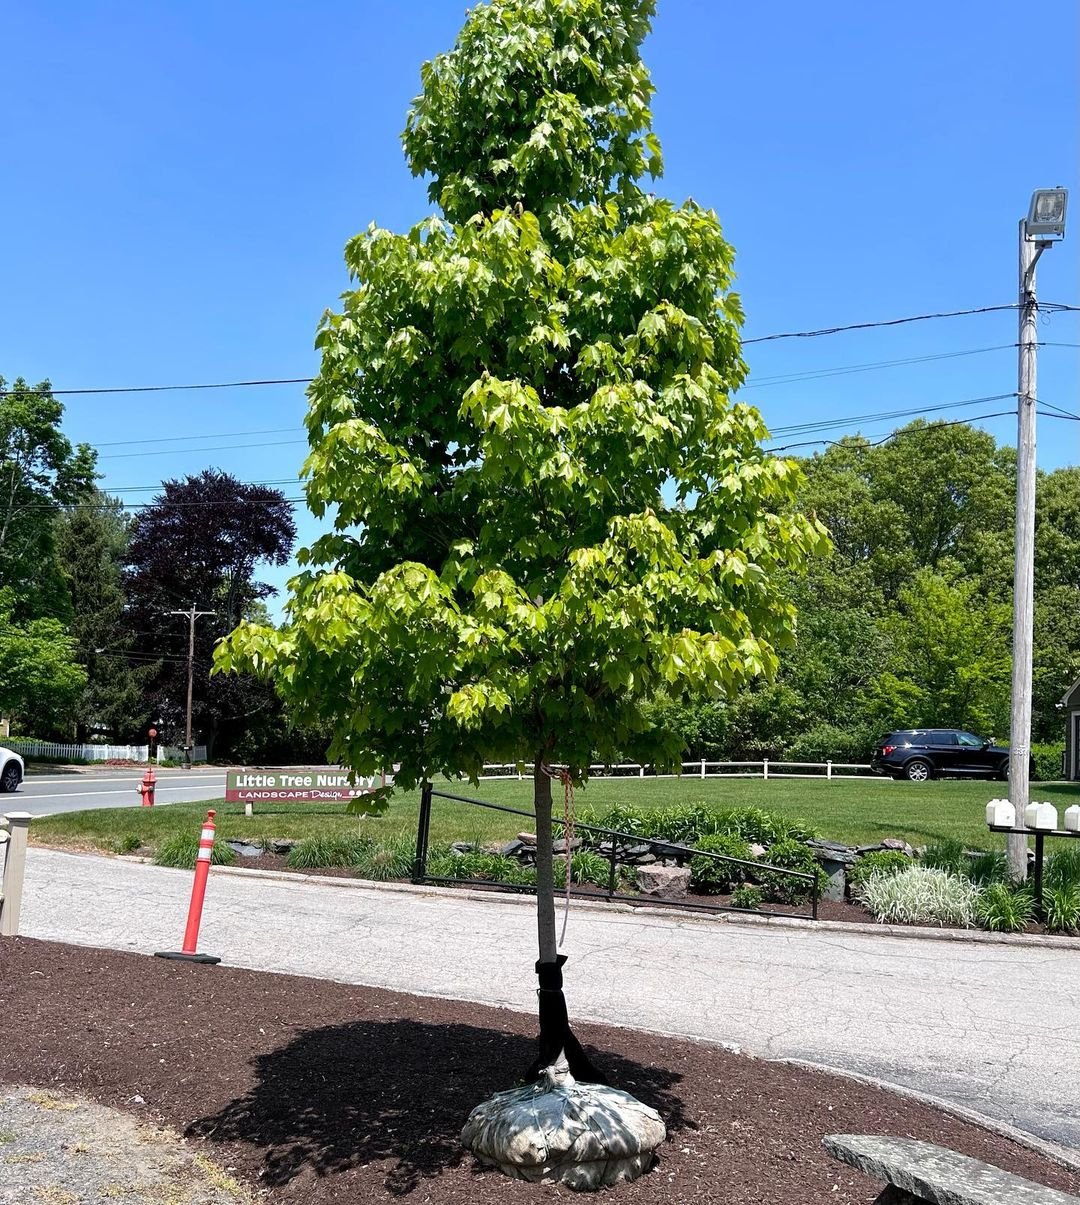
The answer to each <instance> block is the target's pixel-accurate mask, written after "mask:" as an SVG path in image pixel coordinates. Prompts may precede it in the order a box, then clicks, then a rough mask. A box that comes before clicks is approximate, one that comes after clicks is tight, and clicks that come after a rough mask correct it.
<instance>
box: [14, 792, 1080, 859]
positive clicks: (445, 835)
mask: <svg viewBox="0 0 1080 1205" xmlns="http://www.w3.org/2000/svg"><path fill="white" fill-rule="evenodd" d="M443 785H444V788H445V789H446V790H448V791H450V792H452V793H454V794H460V795H468V796H473V797H475V798H477V799H482V800H485V801H487V802H489V803H499V804H504V805H506V806H508V807H516V808H521V809H523V810H526V811H527V810H529V808H530V804H531V791H532V785H531V783H529V782H528V781H526V782H517V781H510V782H485V783H482V784H481V785H480V786H479V787H478V788H472V787H470V786H468V784H464V783H457V784H449V783H448V784H443ZM1005 793H1006V792H1005V784H1004V783H995V782H965V781H945V782H930V783H924V784H921V785H919V784H915V783H907V782H893V781H892V780H891V779H879V778H872V779H855V780H833V781H832V782H827V781H825V780H824V779H777V778H771V779H770V780H769V781H768V782H764V781H762V780H761V779H759V778H756V779H755V778H710V779H705V780H704V781H703V780H701V779H697V778H690V777H687V778H683V779H648V778H646V779H643V780H642V779H634V778H631V779H596V780H594V781H593V782H592V783H591V784H590V785H589V786H588V787H586V788H585V789H584V790H579V791H578V792H577V797H576V804H577V811H578V813H579V815H580V813H581V811H582V810H583V809H584V808H586V807H589V808H596V809H601V810H603V809H605V808H608V807H611V806H612V805H613V804H616V803H620V804H629V805H632V806H636V807H646V808H652V807H665V806H669V805H671V804H677V803H697V802H699V801H704V802H706V803H713V804H716V805H717V806H738V805H744V804H753V805H755V806H757V807H762V808H767V809H769V810H771V811H776V812H779V813H781V814H784V815H787V816H798V817H801V818H802V819H804V820H807V821H809V822H810V824H812V825H813V826H814V827H816V828H817V829H818V830H819V831H820V833H821V835H822V836H823V837H829V838H832V839H833V840H837V841H847V842H850V843H852V844H870V843H872V842H875V841H879V840H881V838H882V837H901V838H903V839H904V840H907V841H910V842H911V844H912V845H916V846H918V845H926V844H929V843H931V842H934V841H939V840H942V839H943V838H947V837H956V838H959V839H961V840H963V841H965V842H967V843H969V844H970V845H972V846H978V847H981V848H995V847H1000V846H1001V845H1002V842H1003V838H1001V837H998V836H996V835H994V834H991V833H988V832H987V830H986V827H985V824H984V819H983V809H984V807H985V805H986V803H987V802H988V801H989V800H990V799H993V798H995V797H997V796H999V795H1004V794H1005ZM1032 798H1034V799H1039V800H1043V799H1048V800H1050V802H1052V803H1054V804H1055V805H1056V806H1057V808H1058V810H1059V812H1064V809H1065V808H1066V807H1068V806H1069V805H1070V804H1072V803H1080V784H1076V783H1035V784H1033V785H1032ZM210 806H212V807H216V808H217V812H218V835H219V836H221V837H223V838H226V839H228V838H235V837H249V838H265V837H279V838H284V837H307V836H311V835H314V834H316V833H324V832H361V833H367V834H371V835H372V836H379V837H383V838H385V837H390V836H398V835H401V834H405V835H407V836H413V835H414V834H415V832H416V820H417V809H418V806H419V793H418V792H416V791H411V792H405V793H403V794H402V795H401V796H399V797H395V798H394V800H393V802H392V803H391V806H390V810H389V812H388V813H387V814H386V815H385V816H383V817H381V818H380V819H377V820H373V819H363V818H359V817H356V816H347V815H346V814H345V810H344V805H343V804H341V805H336V806H335V805H326V804H319V805H317V808H313V807H311V806H308V805H306V804H293V805H284V804H277V805H274V807H273V810H272V811H271V810H269V808H268V809H267V810H265V811H259V810H257V811H256V814H255V816H254V817H252V818H251V819H250V820H249V819H246V818H245V816H244V808H243V805H242V804H227V803H223V802H222V801H221V800H216V801H209V802H208V803H200V804H194V803H192V804H170V805H168V806H166V807H156V808H154V809H152V810H151V809H148V808H147V809H144V808H111V809H106V810H99V811H86V812H72V813H68V814H66V815H62V816H46V817H42V818H41V819H38V820H35V821H34V822H33V824H32V825H31V827H30V835H31V839H32V840H35V841H39V842H41V843H42V844H47V845H57V846H65V847H68V848H84V849H86V848H89V849H106V850H108V849H112V848H114V845H115V843H117V842H119V840H120V839H122V838H123V837H125V836H127V835H128V834H132V835H134V836H137V837H138V838H139V839H140V841H141V842H142V844H144V845H150V846H157V845H158V844H159V843H160V842H162V841H163V840H165V839H166V838H167V837H170V836H172V835H173V834H174V833H178V832H190V831H193V830H194V829H197V828H198V825H199V822H200V820H201V819H202V817H203V816H204V815H205V812H206V808H207V807H210ZM556 808H557V809H559V808H561V794H560V792H559V790H558V787H557V786H556ZM529 828H531V822H530V821H529V820H528V819H527V818H526V817H520V816H511V815H507V814H505V813H502V812H494V811H489V810H487V809H485V808H477V807H470V806H469V805H468V804H463V803H455V802H452V801H450V800H445V799H439V798H437V797H436V799H435V801H434V808H433V814H432V825H431V839H432V841H433V842H441V841H456V840H473V839H481V840H484V841H491V840H498V839H500V838H509V837H512V836H513V835H514V834H515V833H517V832H519V831H521V830H522V829H529Z"/></svg>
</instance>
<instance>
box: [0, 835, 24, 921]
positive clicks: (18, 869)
mask: <svg viewBox="0 0 1080 1205" xmlns="http://www.w3.org/2000/svg"><path fill="white" fill-rule="evenodd" d="M5 819H6V820H7V824H8V839H7V841H6V842H5V847H6V849H7V857H6V858H5V859H4V877H3V889H2V892H0V937H15V936H16V935H17V934H18V932H19V913H20V912H21V911H22V892H23V877H24V875H25V872H26V844H27V838H28V836H29V830H30V820H31V816H30V813H29V812H8V814H7V816H6V817H5Z"/></svg>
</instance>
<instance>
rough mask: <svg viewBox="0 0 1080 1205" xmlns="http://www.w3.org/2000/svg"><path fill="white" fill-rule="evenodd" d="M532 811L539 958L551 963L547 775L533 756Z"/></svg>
mask: <svg viewBox="0 0 1080 1205" xmlns="http://www.w3.org/2000/svg"><path fill="white" fill-rule="evenodd" d="M533 810H534V811H535V812H536V935H537V938H538V940H539V947H540V961H541V962H554V961H555V957H556V954H557V952H558V943H557V942H556V940H555V866H554V862H555V858H554V850H553V841H552V836H551V775H550V774H548V772H547V770H546V769H545V768H544V765H543V761H542V759H541V758H540V757H537V759H536V764H535V766H534V767H533Z"/></svg>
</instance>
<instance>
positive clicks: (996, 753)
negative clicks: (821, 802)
mask: <svg viewBox="0 0 1080 1205" xmlns="http://www.w3.org/2000/svg"><path fill="white" fill-rule="evenodd" d="M870 768H871V769H872V770H873V771H874V773H875V774H891V775H892V776H893V778H907V779H908V780H909V781H911V782H926V780H927V779H928V778H938V777H943V776H944V775H947V774H957V775H965V776H971V777H979V778H1002V779H1005V778H1008V777H1009V750H1008V749H1006V748H1002V747H1001V746H1000V745H995V744H993V743H992V742H991V741H985V740H983V738H982V737H981V736H975V735H974V734H973V733H971V732H961V731H960V729H959V728H910V729H908V730H907V731H904V732H890V733H889V734H888V736H885V737H883V738H882V739H881V740H880V741H878V743H877V745H876V746H875V747H874V754H873V756H872V757H871V758H870Z"/></svg>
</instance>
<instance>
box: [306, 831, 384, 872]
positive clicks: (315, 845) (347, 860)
mask: <svg viewBox="0 0 1080 1205" xmlns="http://www.w3.org/2000/svg"><path fill="white" fill-rule="evenodd" d="M371 844H372V841H371V838H370V837H356V836H353V835H351V834H349V833H325V834H320V835H319V836H317V837H305V838H304V840H303V841H299V842H297V844H296V845H294V846H293V847H292V849H291V850H289V856H288V858H287V859H286V862H285V865H286V866H288V867H289V868H290V869H291V870H318V869H321V868H323V867H327V866H353V865H355V864H356V862H358V861H359V860H360V857H361V855H362V854H363V852H364V850H365V849H367V848H368V847H369V846H370V845H371Z"/></svg>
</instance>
